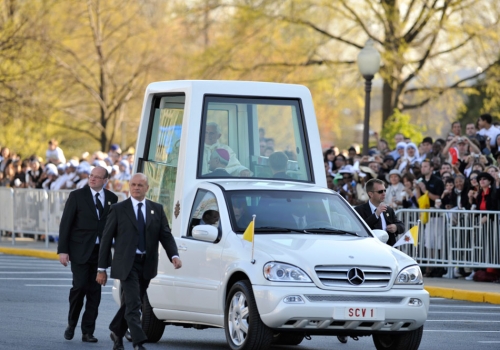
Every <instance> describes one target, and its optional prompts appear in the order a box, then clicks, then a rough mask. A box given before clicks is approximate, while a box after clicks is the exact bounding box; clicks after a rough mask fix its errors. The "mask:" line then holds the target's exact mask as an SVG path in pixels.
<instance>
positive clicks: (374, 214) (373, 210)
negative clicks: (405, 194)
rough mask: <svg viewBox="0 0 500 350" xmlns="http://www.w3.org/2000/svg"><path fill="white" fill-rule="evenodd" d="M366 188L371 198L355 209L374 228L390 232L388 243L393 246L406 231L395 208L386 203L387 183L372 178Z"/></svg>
mask: <svg viewBox="0 0 500 350" xmlns="http://www.w3.org/2000/svg"><path fill="white" fill-rule="evenodd" d="M365 189H366V193H367V194H368V197H369V198H370V199H369V200H368V202H367V203H365V204H361V205H358V206H356V207H355V208H354V209H355V210H356V211H357V212H358V214H359V215H360V216H361V217H362V218H363V220H365V222H366V224H367V225H368V226H370V228H371V229H372V230H374V229H379V230H384V231H386V232H387V233H388V234H389V240H388V241H387V244H388V245H390V246H393V245H394V243H396V241H397V239H396V237H397V235H399V234H400V233H403V232H404V224H403V223H402V222H401V220H399V219H398V218H397V217H396V214H395V212H394V209H392V208H391V207H389V206H388V205H387V204H386V203H384V200H385V192H386V189H385V183H384V182H383V181H382V180H379V179H371V180H369V181H368V182H367V183H366V185H365Z"/></svg>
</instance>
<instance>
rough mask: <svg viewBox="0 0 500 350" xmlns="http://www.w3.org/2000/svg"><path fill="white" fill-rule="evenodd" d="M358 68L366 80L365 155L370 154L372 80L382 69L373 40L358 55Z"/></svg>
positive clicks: (369, 40)
mask: <svg viewBox="0 0 500 350" xmlns="http://www.w3.org/2000/svg"><path fill="white" fill-rule="evenodd" d="M358 68H359V71H360V72H361V75H362V76H363V78H365V121H364V125H363V154H364V155H367V154H368V137H369V131H370V92H371V91H372V79H373V76H374V75H375V74H376V73H377V72H378V70H379V68H380V54H379V53H378V51H377V49H375V48H374V47H373V40H372V39H368V41H367V42H366V44H365V47H363V49H362V50H361V51H360V52H359V54H358Z"/></svg>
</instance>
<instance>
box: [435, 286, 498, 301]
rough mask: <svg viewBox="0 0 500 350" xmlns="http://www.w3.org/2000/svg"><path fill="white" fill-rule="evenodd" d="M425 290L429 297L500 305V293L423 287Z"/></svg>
mask: <svg viewBox="0 0 500 350" xmlns="http://www.w3.org/2000/svg"><path fill="white" fill-rule="evenodd" d="M425 290H426V291H427V292H429V294H430V296H431V297H441V298H446V299H455V300H465V301H471V302H475V303H489V304H500V293H489V292H474V291H470V290H463V289H451V288H442V287H425Z"/></svg>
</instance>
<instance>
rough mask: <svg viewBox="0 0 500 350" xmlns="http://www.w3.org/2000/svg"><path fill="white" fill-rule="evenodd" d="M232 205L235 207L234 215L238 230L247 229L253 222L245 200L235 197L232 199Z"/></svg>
mask: <svg viewBox="0 0 500 350" xmlns="http://www.w3.org/2000/svg"><path fill="white" fill-rule="evenodd" d="M231 204H232V206H233V214H234V218H235V219H236V225H238V228H246V227H247V226H248V224H249V223H250V221H252V216H251V215H250V214H249V213H248V207H247V202H246V200H245V198H244V197H233V198H232V199H231Z"/></svg>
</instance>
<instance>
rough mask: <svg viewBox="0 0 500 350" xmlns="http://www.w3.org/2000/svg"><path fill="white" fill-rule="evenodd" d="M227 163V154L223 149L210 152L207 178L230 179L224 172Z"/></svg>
mask: <svg viewBox="0 0 500 350" xmlns="http://www.w3.org/2000/svg"><path fill="white" fill-rule="evenodd" d="M228 163H229V153H228V152H227V151H226V150H225V149H223V148H217V149H214V150H213V151H212V155H211V156H210V160H209V162H208V164H209V167H208V168H209V170H210V172H209V173H208V174H205V176H208V177H231V175H229V173H228V172H227V171H226V167H227V165H228Z"/></svg>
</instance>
